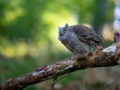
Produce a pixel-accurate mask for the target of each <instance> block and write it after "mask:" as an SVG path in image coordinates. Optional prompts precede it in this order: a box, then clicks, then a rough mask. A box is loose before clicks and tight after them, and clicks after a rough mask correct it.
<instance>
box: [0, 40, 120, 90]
mask: <svg viewBox="0 0 120 90" xmlns="http://www.w3.org/2000/svg"><path fill="white" fill-rule="evenodd" d="M119 47H120V42H117V43H114V44H112V45H111V46H109V47H107V48H105V49H104V50H99V51H98V52H94V53H91V54H82V55H80V54H79V55H75V56H72V57H69V58H66V59H65V60H62V61H60V62H57V63H54V64H52V65H45V66H42V67H39V68H38V69H36V70H35V71H33V72H31V73H29V74H26V75H22V76H19V77H17V78H12V79H9V80H7V81H5V82H3V83H1V84H0V90H22V89H23V88H25V87H27V86H29V85H32V84H35V83H39V82H42V81H45V80H48V79H53V80H54V79H56V78H57V77H58V76H60V75H63V74H66V73H70V72H74V71H76V70H82V69H86V68H95V67H109V66H115V65H118V63H117V59H118V58H119V56H120V50H119V49H120V48H119Z"/></svg>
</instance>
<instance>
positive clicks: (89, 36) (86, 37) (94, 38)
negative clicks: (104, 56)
mask: <svg viewBox="0 0 120 90" xmlns="http://www.w3.org/2000/svg"><path fill="white" fill-rule="evenodd" d="M73 30H74V33H75V34H76V35H77V37H78V38H79V39H80V40H81V41H83V42H86V43H89V44H92V45H95V46H97V45H99V43H100V42H103V39H102V38H101V37H100V36H99V35H97V34H96V33H95V31H94V30H92V29H90V28H88V27H86V26H83V25H76V26H74V27H73Z"/></svg>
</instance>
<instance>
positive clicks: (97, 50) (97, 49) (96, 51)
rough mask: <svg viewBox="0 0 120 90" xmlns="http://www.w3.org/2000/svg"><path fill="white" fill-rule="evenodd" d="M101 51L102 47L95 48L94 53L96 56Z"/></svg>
mask: <svg viewBox="0 0 120 90" xmlns="http://www.w3.org/2000/svg"><path fill="white" fill-rule="evenodd" d="M101 50H103V47H102V46H97V47H96V50H95V52H94V53H95V54H97V53H98V52H99V51H101Z"/></svg>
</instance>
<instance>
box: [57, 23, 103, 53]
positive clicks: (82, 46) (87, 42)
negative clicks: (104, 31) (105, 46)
mask: <svg viewBox="0 0 120 90" xmlns="http://www.w3.org/2000/svg"><path fill="white" fill-rule="evenodd" d="M58 29H59V36H58V39H59V40H60V41H61V43H62V44H64V46H65V47H66V48H67V49H69V50H70V51H71V52H73V53H74V54H86V53H88V52H91V48H92V46H100V42H102V41H103V40H102V38H101V37H100V36H99V35H97V34H96V33H95V31H94V30H92V29H90V28H88V27H86V26H83V25H73V26H68V24H66V25H65V26H64V27H58Z"/></svg>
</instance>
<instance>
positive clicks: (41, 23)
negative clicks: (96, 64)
mask: <svg viewBox="0 0 120 90" xmlns="http://www.w3.org/2000/svg"><path fill="white" fill-rule="evenodd" d="M117 1H118V2H119V0H69V1H68V0H1V1H0V83H1V82H3V81H5V80H7V79H9V78H15V77H17V76H19V75H22V74H27V73H29V72H32V71H34V70H35V69H36V68H37V67H38V66H42V65H46V64H52V63H55V62H58V61H60V60H63V59H65V58H67V57H69V56H71V55H73V54H72V53H71V52H70V51H68V50H67V49H66V48H65V47H64V46H63V45H62V44H61V43H60V41H59V40H58V26H64V25H65V24H66V23H68V25H75V24H84V25H86V26H88V27H91V28H93V29H94V30H95V31H96V33H98V34H99V35H100V36H102V37H103V39H104V40H105V42H104V43H102V46H103V47H107V46H109V45H110V44H112V43H113V32H114V30H115V28H114V27H113V26H114V25H113V23H114V20H115V16H114V11H115V7H117V6H119V4H117ZM118 71H119V67H118V66H114V67H107V68H95V69H86V70H80V71H76V72H73V73H71V74H70V75H68V76H67V77H65V78H64V79H62V80H60V81H59V82H57V83H56V85H55V87H56V88H59V89H62V90H68V88H69V90H83V89H84V90H91V89H92V90H93V88H97V90H98V87H95V86H94V87H82V88H81V87H79V86H77V83H81V82H83V83H84V84H85V83H98V82H104V83H108V84H110V83H118V82H119V77H117V75H118V76H119V75H120V74H119V73H118ZM50 85H51V80H48V81H45V82H42V83H39V84H35V85H31V86H28V87H27V88H25V89H24V90H50ZM76 86H77V87H78V88H79V89H78V88H76V89H73V88H75V87H76ZM71 88H72V89H71ZM101 88H102V89H103V88H106V87H99V89H100V90H101ZM107 88H108V87H107ZM109 88H111V87H109ZM112 88H115V87H112ZM113 90H115V89H113Z"/></svg>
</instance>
